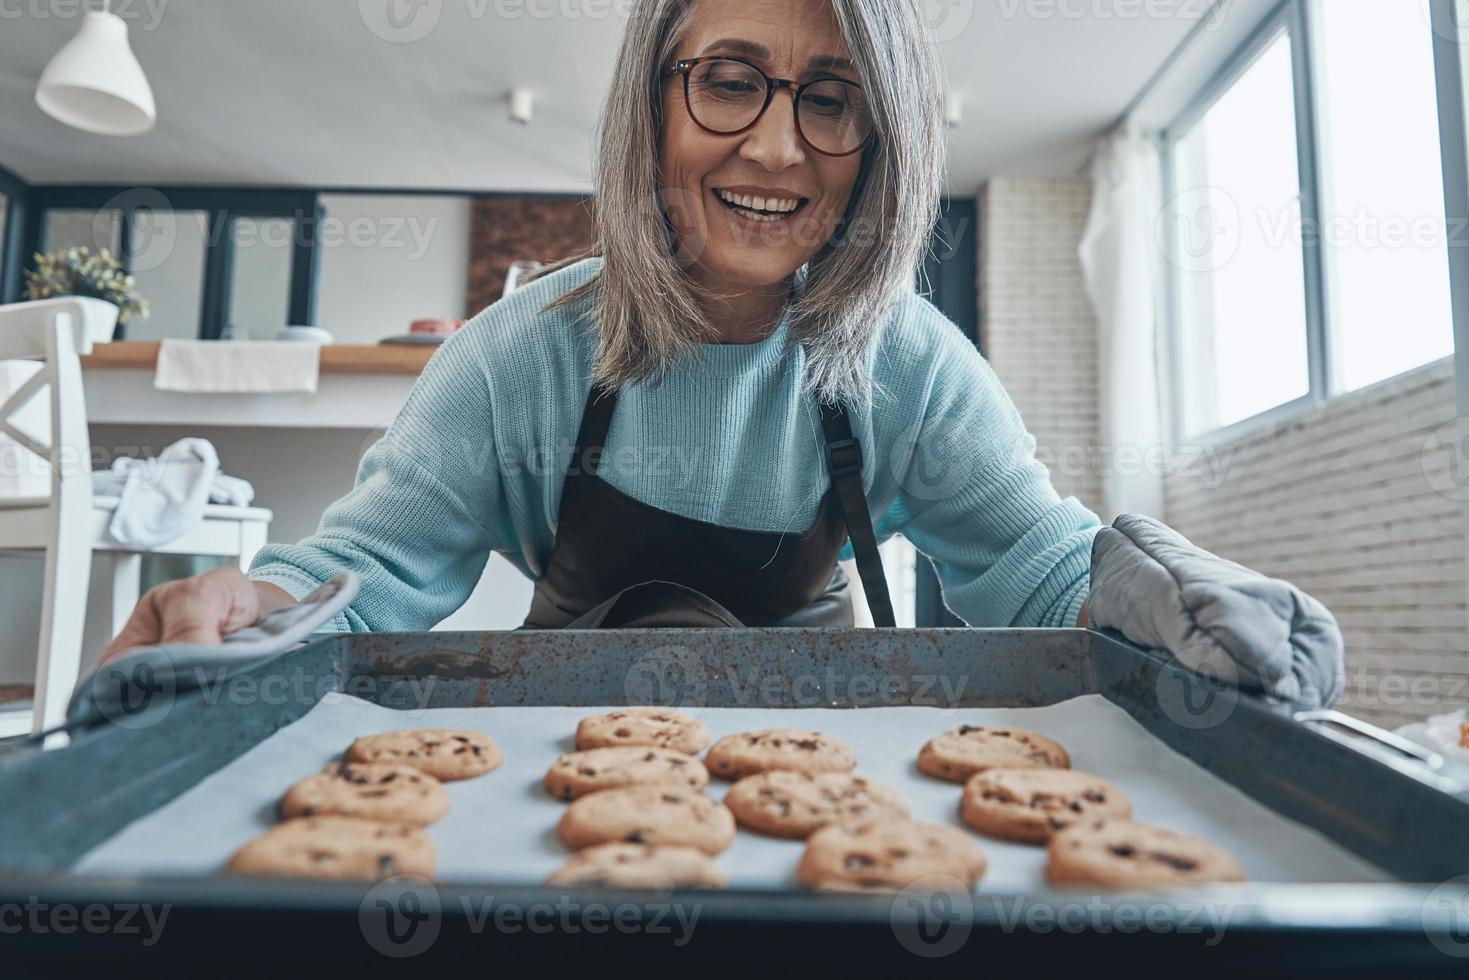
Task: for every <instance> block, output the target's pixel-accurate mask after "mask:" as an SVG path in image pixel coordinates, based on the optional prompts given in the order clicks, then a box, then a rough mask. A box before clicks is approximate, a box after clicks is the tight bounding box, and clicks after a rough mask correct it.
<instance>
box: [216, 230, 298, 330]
mask: <svg viewBox="0 0 1469 980" xmlns="http://www.w3.org/2000/svg"><path fill="white" fill-rule="evenodd" d="M295 232H296V222H295V220H294V219H291V218H276V217H262V218H256V217H242V218H234V219H232V220H231V221H230V236H231V239H232V241H233V244H234V251H233V256H232V257H233V262H234V267H233V270H232V272H231V276H230V287H229V298H230V303H229V314H228V316H229V319H228V320H227V321H226V322H227V327H226V330H227V332H226V334H225V337H226V339H229V340H274V339H275V338H276V335H277V334H279V333H280V332H281V330H282V329H283V328H284V327H286V326H287V325H288V324H289V323H290V306H291V260H292V256H293V254H294V247H295Z"/></svg>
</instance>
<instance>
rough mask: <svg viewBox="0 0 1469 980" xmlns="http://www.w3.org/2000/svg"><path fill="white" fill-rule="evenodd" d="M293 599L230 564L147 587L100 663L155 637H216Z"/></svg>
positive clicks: (215, 639)
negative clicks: (248, 576)
mask: <svg viewBox="0 0 1469 980" xmlns="http://www.w3.org/2000/svg"><path fill="white" fill-rule="evenodd" d="M295 601H296V600H295V599H293V598H291V595H290V593H288V592H287V591H286V590H285V589H282V588H280V587H279V586H276V585H271V584H269V583H268V582H253V581H251V580H250V579H249V578H246V577H245V573H244V572H242V571H240V570H239V569H238V568H235V567H233V566H230V567H226V568H215V569H211V570H210V571H207V572H205V573H204V574H202V575H195V576H194V577H193V578H185V579H179V580H178V581H175V582H165V583H163V584H162V585H160V586H157V587H155V588H152V589H149V590H148V592H147V593H146V594H145V595H144V596H143V598H142V599H140V600H139V601H138V607H137V608H136V609H134V610H133V615H132V616H131V618H129V619H128V621H127V625H126V626H124V627H123V628H122V632H121V633H118V634H117V636H115V637H113V639H112V642H111V643H109V644H107V646H106V647H105V648H104V649H103V650H102V658H101V660H100V661H99V662H100V663H106V662H107V661H109V660H111V659H113V658H114V657H116V656H118V655H120V654H122V653H125V652H126V651H128V650H131V649H133V648H135V647H141V646H150V645H153V644H157V643H218V642H219V639H220V637H221V636H223V635H225V634H226V633H233V632H234V631H235V630H238V629H243V628H244V627H246V626H249V625H250V624H252V623H254V622H255V621H257V620H258V619H260V618H261V617H262V616H264V615H266V614H267V613H270V612H273V611H274V610H276V609H279V608H281V607H282V606H288V605H290V604H291V603H293V602H295Z"/></svg>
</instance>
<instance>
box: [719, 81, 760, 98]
mask: <svg viewBox="0 0 1469 980" xmlns="http://www.w3.org/2000/svg"><path fill="white" fill-rule="evenodd" d="M708 88H710V89H712V90H713V91H714V93H715V94H717V95H750V94H751V93H753V92H754V91H755V86H754V85H751V84H750V83H749V82H747V81H743V80H738V79H737V80H733V81H725V82H711V83H710V84H709V85H708Z"/></svg>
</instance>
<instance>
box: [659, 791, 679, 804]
mask: <svg viewBox="0 0 1469 980" xmlns="http://www.w3.org/2000/svg"><path fill="white" fill-rule="evenodd" d="M663 802H664V803H682V802H683V797H682V796H674V795H673V794H672V793H664V794H663Z"/></svg>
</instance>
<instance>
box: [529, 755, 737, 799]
mask: <svg viewBox="0 0 1469 980" xmlns="http://www.w3.org/2000/svg"><path fill="white" fill-rule="evenodd" d="M640 783H658V784H663V785H669V786H674V787H678V788H686V789H694V790H700V789H703V788H704V787H705V786H708V785H709V771H708V770H707V769H705V768H704V764H703V763H702V762H700V761H699V760H698V759H695V758H693V757H692V756H687V755H684V754H683V753H682V752H675V751H673V750H672V749H660V748H656V747H655V746H651V745H627V746H610V747H608V748H605V749H588V750H587V751H585V752H570V753H567V754H565V755H562V756H561V757H560V758H558V759H557V760H556V762H555V763H554V764H552V766H551V768H550V769H549V770H547V771H546V778H545V779H544V780H542V785H544V786H545V787H546V792H547V793H550V794H551V795H552V796H554V797H556V798H557V799H559V800H574V799H577V798H578V797H581V796H585V795H586V794H588V793H595V792H597V791H598V790H603V789H611V788H613V787H615V786H633V785H637V784H640Z"/></svg>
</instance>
